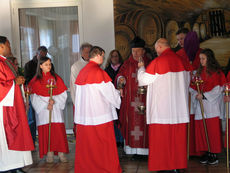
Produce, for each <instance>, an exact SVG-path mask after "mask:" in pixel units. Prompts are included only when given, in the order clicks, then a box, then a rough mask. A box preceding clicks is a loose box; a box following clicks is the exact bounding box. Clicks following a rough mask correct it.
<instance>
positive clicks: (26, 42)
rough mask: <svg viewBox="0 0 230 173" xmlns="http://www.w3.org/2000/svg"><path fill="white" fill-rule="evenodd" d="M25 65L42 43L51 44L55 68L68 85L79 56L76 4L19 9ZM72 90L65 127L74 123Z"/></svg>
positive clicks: (23, 62)
mask: <svg viewBox="0 0 230 173" xmlns="http://www.w3.org/2000/svg"><path fill="white" fill-rule="evenodd" d="M19 25H20V40H21V44H20V46H21V62H22V65H23V66H24V64H25V63H26V62H28V61H29V60H31V59H32V58H33V57H34V56H35V55H36V50H37V48H38V47H39V46H46V47H47V48H48V56H49V57H50V58H51V59H52V62H53V64H54V67H55V71H56V73H57V74H58V75H60V76H61V78H62V79H63V80H64V82H65V84H66V85H67V87H68V88H69V79H70V67H71V65H72V64H73V63H74V62H75V61H76V60H77V59H78V56H79V27H78V8H77V7H57V8H56V7H52V8H26V9H19ZM72 110H73V108H72V101H71V98H70V94H69V92H68V100H67V104H66V108H65V111H64V114H65V124H66V128H72V126H73V111H72Z"/></svg>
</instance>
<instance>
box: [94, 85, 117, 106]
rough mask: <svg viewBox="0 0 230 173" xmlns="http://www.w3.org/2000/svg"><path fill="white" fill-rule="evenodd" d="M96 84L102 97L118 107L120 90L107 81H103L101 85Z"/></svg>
mask: <svg viewBox="0 0 230 173" xmlns="http://www.w3.org/2000/svg"><path fill="white" fill-rule="evenodd" d="M96 86H97V88H98V89H99V90H100V92H101V94H102V95H103V96H104V98H105V99H106V100H107V101H108V102H109V103H110V104H112V106H114V107H116V108H117V109H119V108H120V104H121V97H120V91H119V90H116V89H115V87H114V85H113V84H112V82H107V83H104V82H103V83H102V84H101V85H96Z"/></svg>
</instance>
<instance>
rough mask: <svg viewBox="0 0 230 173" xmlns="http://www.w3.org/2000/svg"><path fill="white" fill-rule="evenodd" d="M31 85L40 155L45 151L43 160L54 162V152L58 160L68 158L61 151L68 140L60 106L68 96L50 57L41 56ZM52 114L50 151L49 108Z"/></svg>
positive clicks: (62, 107)
mask: <svg viewBox="0 0 230 173" xmlns="http://www.w3.org/2000/svg"><path fill="white" fill-rule="evenodd" d="M50 79H53V80H55V81H56V85H55V84H54V85H55V88H54V89H53V97H52V99H50V93H49V88H47V84H48V82H47V81H48V80H50ZM29 85H30V86H31V87H32V95H31V102H32V105H33V107H34V109H35V112H36V113H35V114H36V123H37V127H38V140H39V153H40V158H42V157H43V156H44V155H47V157H46V161H47V162H48V163H52V162H53V160H54V159H53V157H54V154H55V155H57V154H58V156H59V158H60V161H61V162H67V158H66V157H65V155H64V153H68V152H69V149H68V142H67V137H66V131H65V124H64V115H63V110H64V108H65V103H66V99H67V93H66V90H67V87H66V86H65V84H64V82H63V80H62V79H61V78H60V77H59V76H58V75H57V74H56V73H55V72H54V68H53V67H52V64H51V60H50V59H49V58H48V57H41V58H40V60H39V63H38V67H37V74H36V76H35V77H34V78H33V79H32V80H31V81H30V83H29ZM50 111H51V112H52V115H51V134H50V151H48V140H49V112H50Z"/></svg>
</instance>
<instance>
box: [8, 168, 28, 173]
mask: <svg viewBox="0 0 230 173" xmlns="http://www.w3.org/2000/svg"><path fill="white" fill-rule="evenodd" d="M10 172H11V173H26V172H25V171H23V170H22V168H19V169H14V170H11V171H10Z"/></svg>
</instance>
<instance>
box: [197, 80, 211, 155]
mask: <svg viewBox="0 0 230 173" xmlns="http://www.w3.org/2000/svg"><path fill="white" fill-rule="evenodd" d="M194 83H195V84H196V87H197V92H198V94H201V92H200V84H202V83H203V80H202V79H201V78H200V76H195V82H194ZM199 102H200V109H201V115H202V120H203V125H204V131H205V137H206V142H207V145H208V152H210V145H209V139H208V131H207V126H206V122H205V117H204V106H203V102H202V99H199Z"/></svg>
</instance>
